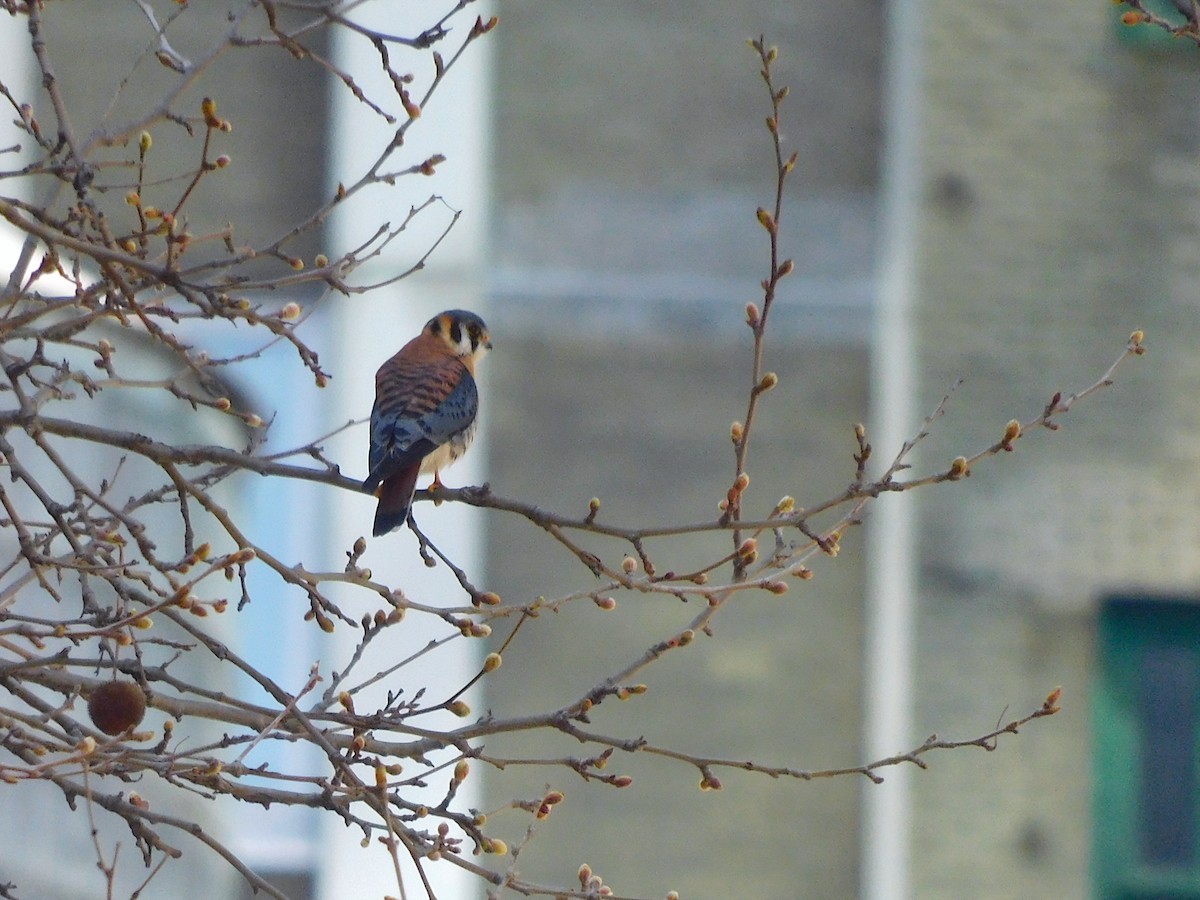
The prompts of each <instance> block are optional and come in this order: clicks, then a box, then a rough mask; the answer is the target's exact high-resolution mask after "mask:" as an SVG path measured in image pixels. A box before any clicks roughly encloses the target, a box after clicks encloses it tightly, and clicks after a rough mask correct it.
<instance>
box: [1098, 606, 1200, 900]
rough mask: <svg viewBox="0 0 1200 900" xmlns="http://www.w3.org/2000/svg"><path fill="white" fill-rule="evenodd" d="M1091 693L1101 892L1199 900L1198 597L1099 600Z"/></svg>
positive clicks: (1109, 896)
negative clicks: (1194, 599)
mask: <svg viewBox="0 0 1200 900" xmlns="http://www.w3.org/2000/svg"><path fill="white" fill-rule="evenodd" d="M1096 672H1097V678H1096V684H1095V691H1094V695H1093V717H1092V721H1093V747H1094V752H1093V762H1094V765H1093V783H1094V789H1093V810H1092V821H1093V848H1092V849H1093V853H1092V871H1093V883H1094V886H1095V891H1094V896H1095V897H1096V898H1098V900H1200V751H1198V748H1200V604H1197V603H1189V602H1183V601H1175V600H1166V599H1159V598H1138V597H1115V598H1111V599H1110V600H1108V601H1106V602H1105V603H1104V604H1102V607H1101V612H1100V621H1099V628H1098V633H1097V666H1096Z"/></svg>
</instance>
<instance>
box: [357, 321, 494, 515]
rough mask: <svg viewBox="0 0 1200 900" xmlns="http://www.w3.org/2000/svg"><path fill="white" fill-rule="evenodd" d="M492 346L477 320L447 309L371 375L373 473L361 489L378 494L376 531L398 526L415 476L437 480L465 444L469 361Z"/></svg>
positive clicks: (470, 403) (471, 400)
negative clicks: (439, 473) (428, 473)
mask: <svg viewBox="0 0 1200 900" xmlns="http://www.w3.org/2000/svg"><path fill="white" fill-rule="evenodd" d="M490 349H492V342H491V340H490V339H489V338H488V332H487V326H486V325H484V324H483V319H481V318H479V316H477V315H475V313H472V312H467V311H466V310H462V309H450V310H447V311H446V312H444V313H439V314H438V315H436V316H434V317H433V318H432V319H430V320H429V322H427V323H426V325H425V327H424V328H423V329H421V333H420V334H419V335H417V336H416V337H415V338H413V339H412V340H411V341H409V342H408V343H407V344H405V345H404V346H403V347H402V348H401V349H400V352H399V353H397V354H396V355H395V356H393V357H392V358H391V359H389V360H388V361H387V362H385V363H384V364H383V365H382V366H380V367H379V371H378V372H376V373H375V406H374V407H373V408H372V409H371V454H370V462H369V467H370V472H371V474H370V475H368V476H367V479H366V481H364V482H363V489H364V490H367V491H371V492H372V493H374V494H375V496H376V497H378V498H379V507H378V508H377V509H376V511H375V529H374V531H373V532H372V533H373V534H375V535H376V536H378V535H381V534H387V533H388V532H389V531H391V530H392V529H394V528H399V527H400V526H401V525H403V524H404V522H405V520H406V519H407V518H408V507H409V504H410V503H412V497H413V491H414V490H416V486H417V475H419V474H420V473H422V472H433V483H434V484H438V483H439V482H438V470H439V469H444V468H445V467H446V466H448V465H450V463H452V462H454V461H455V460H456V459H458V458H459V457H460V456H462V454H463V453H464V452H465V451H466V449H467V446H468V445H469V444H470V443H471V438H473V437H474V436H475V413H476V412H477V411H478V410H479V391H478V390H477V388H476V387H475V365H476V363H478V362H479V360H480V359H481V358H482V357H483V355H484V354H485V353H487V351H488V350H490Z"/></svg>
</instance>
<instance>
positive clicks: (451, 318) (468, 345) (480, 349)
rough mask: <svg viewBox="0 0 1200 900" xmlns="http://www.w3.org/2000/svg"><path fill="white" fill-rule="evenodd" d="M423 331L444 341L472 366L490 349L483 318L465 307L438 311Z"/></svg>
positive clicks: (454, 352)
mask: <svg viewBox="0 0 1200 900" xmlns="http://www.w3.org/2000/svg"><path fill="white" fill-rule="evenodd" d="M425 333H426V334H429V335H432V336H433V337H435V338H437V339H438V340H440V341H445V342H446V345H447V346H448V347H449V348H450V352H452V353H453V354H454V355H455V356H458V357H461V358H462V359H463V361H464V362H469V363H471V364H472V368H474V365H473V364H474V363H476V362H478V361H479V360H480V359H481V358H482V357H483V355H484V354H485V353H487V352H488V351H489V350H491V349H492V340H491V338H490V337H488V330H487V325H485V324H484V322H483V319H481V318H479V316H477V315H475V313H473V312H468V311H467V310H465V309H448V310H446V311H445V312H443V313H438V314H437V315H436V316H434V317H433V318H432V319H430V320H429V322H428V323H426V325H425Z"/></svg>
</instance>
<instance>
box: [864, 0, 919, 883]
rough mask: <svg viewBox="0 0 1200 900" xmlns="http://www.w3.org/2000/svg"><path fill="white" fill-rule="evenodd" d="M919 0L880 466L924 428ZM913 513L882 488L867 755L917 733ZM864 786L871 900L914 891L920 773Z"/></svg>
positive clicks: (901, 1) (902, 105) (914, 8)
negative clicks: (918, 359) (917, 336)
mask: <svg viewBox="0 0 1200 900" xmlns="http://www.w3.org/2000/svg"><path fill="white" fill-rule="evenodd" d="M922 5H923V4H922V2H921V0H892V2H891V3H889V4H888V11H887V37H888V39H887V40H886V41H885V43H884V45H885V47H887V58H886V60H885V64H884V69H883V84H884V92H883V96H884V120H885V122H884V124H885V131H884V135H885V144H884V152H883V172H882V175H883V177H882V206H881V211H880V222H881V226H882V227H881V233H882V235H883V240H882V250H881V259H880V296H879V306H878V310H877V313H876V320H875V337H874V344H873V352H872V366H873V372H872V379H871V385H872V390H871V397H872V404H871V405H872V410H871V423H872V437H871V442H872V445H873V446H874V448H875V452H876V455H877V457H878V458H879V460H880V462H881V463H882V464H887V463H890V461H891V458H892V456H893V454H895V452H896V451H897V450H899V448H900V446H901V445H902V444H903V443H904V441H905V440H907V439H908V438H909V437H911V435H912V434H913V433H914V432H915V429H916V428H917V426H918V425H919V423H920V416H919V414H918V413H917V412H916V410H915V404H914V395H915V392H916V373H915V371H914V368H915V359H914V352H913V336H912V315H913V309H912V308H913V295H914V292H915V285H916V274H915V271H914V269H915V260H916V253H917V238H918V235H917V227H918V223H919V222H920V218H919V215H918V212H919V204H920V196H921V166H920V158H919V148H920V126H921V122H920V119H921V116H920V110H921V89H922V85H921V27H922V26H921V7H922ZM914 527H915V526H914V511H913V503H912V498H911V497H910V496H909V495H908V494H900V495H894V496H886V495H885V496H884V497H882V498H881V499H880V501H879V503H878V504H877V505H876V508H875V510H874V512H873V514H872V516H871V518H870V524H869V528H870V547H871V560H870V566H869V569H868V583H867V616H866V629H867V633H866V642H865V643H866V661H865V665H866V672H865V681H866V697H865V702H864V708H863V714H864V723H865V724H864V727H863V745H864V751H865V753H866V756H867V758H868V759H878V758H881V757H884V756H890V755H892V754H894V753H898V752H901V751H903V750H906V749H909V747H910V744H911V743H912V741H913V734H912V706H913V699H912V683H913V630H914V619H915V616H916V592H915V581H916V579H915V572H914V567H915V558H914V542H913V533H914ZM880 774H882V775H883V776H884V778H885V779H886V781H885V783H884V784H881V785H875V784H871V783H870V782H866V784H865V785H864V787H863V806H862V811H863V816H862V821H863V825H862V828H863V832H862V866H861V869H862V878H861V888H860V890H861V896H862V898H863V900H906V898H908V897H909V896H911V876H910V871H909V856H910V845H909V834H910V830H911V824H912V822H911V819H912V812H911V799H910V791H911V788H910V775H911V770H910V769H909V768H908V767H907V766H899V767H896V768H892V769H888V770H887V771H885V772H881V773H880Z"/></svg>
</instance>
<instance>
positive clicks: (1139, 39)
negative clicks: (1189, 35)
mask: <svg viewBox="0 0 1200 900" xmlns="http://www.w3.org/2000/svg"><path fill="white" fill-rule="evenodd" d="M1144 6H1145V7H1146V11H1147V12H1152V13H1154V14H1155V15H1158V16H1162V17H1163V18H1164V19H1166V20H1167V21H1168V22H1172V23H1174V24H1175V25H1176V26H1177V27H1182V26H1183V25H1184V24H1186V22H1187V20H1186V19H1185V18H1184V16H1183V14H1182V13H1181V12H1180V11H1179V10H1177V9H1176V8H1175V5H1174V4H1173V3H1172V2H1171V0H1144ZM1131 8H1132V7H1129V6H1126V5H1125V4H1124V3H1122V4H1119V5H1117V4H1113V9H1112V28H1113V32H1114V33H1115V34H1116V36H1117V41H1118V42H1119V43H1120V44H1122V45H1123V46H1126V47H1129V48H1130V49H1134V50H1150V51H1155V52H1161V51H1164V50H1166V51H1171V50H1190V51H1191V52H1193V53H1196V52H1200V51H1198V50H1197V48H1196V45H1195V44H1194V43H1192V42H1191V41H1190V40H1187V39H1186V38H1179V37H1176V36H1175V35H1173V34H1172V33H1171V32H1169V31H1167V30H1166V29H1165V28H1162V27H1160V26H1158V25H1150V24H1148V23H1146V22H1143V23H1141V24H1140V25H1126V24H1124V23H1123V22H1122V21H1121V16H1123V15H1124V14H1125V13H1127V12H1129V11H1130V9H1131Z"/></svg>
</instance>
